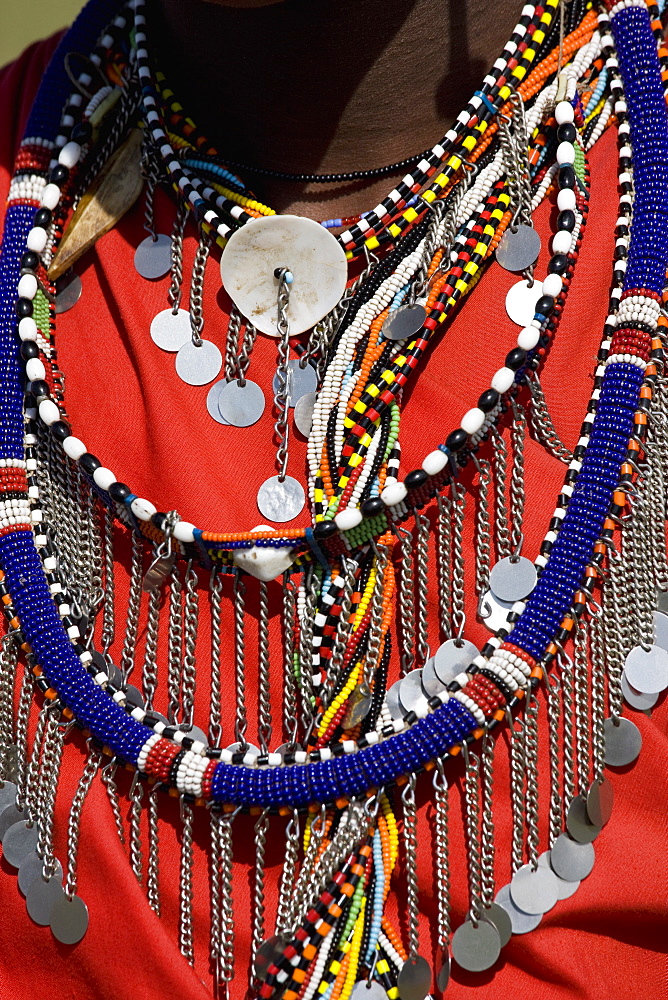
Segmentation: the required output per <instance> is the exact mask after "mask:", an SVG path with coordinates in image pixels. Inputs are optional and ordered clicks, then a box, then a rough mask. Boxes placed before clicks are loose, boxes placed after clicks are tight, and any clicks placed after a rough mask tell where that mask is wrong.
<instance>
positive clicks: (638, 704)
mask: <svg viewBox="0 0 668 1000" xmlns="http://www.w3.org/2000/svg"><path fill="white" fill-rule="evenodd" d="M621 685H622V694H623V695H624V701H625V702H626V703H627V705H630V706H631V708H635V709H637V710H638V711H639V712H646V711H647V710H648V709H649V708H654V706H655V705H656V703H657V701H658V700H659V695H658V693H657V694H645V692H644V691H636V689H635V688H634V687H632V686H631V685H630V684H629V682H628V680H627V677H626V674H625V673H624V671H623V670H622V679H621Z"/></svg>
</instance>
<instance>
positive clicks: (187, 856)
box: [179, 798, 195, 965]
mask: <svg viewBox="0 0 668 1000" xmlns="http://www.w3.org/2000/svg"><path fill="white" fill-rule="evenodd" d="M193 864H194V855H193V810H192V806H190V805H188V803H187V802H186V801H185V800H184V799H183V798H181V860H180V864H179V950H180V952H181V954H182V955H183V957H184V958H185V959H186V961H187V962H188V963H189V964H190V965H193V964H194V962H195V949H194V937H193Z"/></svg>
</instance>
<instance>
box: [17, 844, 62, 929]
mask: <svg viewBox="0 0 668 1000" xmlns="http://www.w3.org/2000/svg"><path fill="white" fill-rule="evenodd" d="M55 864H56V870H55V872H54V873H53V876H52V877H53V878H55V879H57V881H58V882H62V881H63V866H62V865H61V863H60V861H58V859H57V858H56V861H55ZM43 871H44V858H40V857H39V855H38V854H36V853H35V851H33V852H32V854H29V855H28V857H27V858H24V859H23V861H22V862H21V864H20V865H19V877H18V879H17V883H18V887H19V889H20V891H21V892H22V893H23V895H24V896H25V895H26V894H27V892H28V889H29V888H30V886H31V885H32V883H33V882H34V881H35V879H38V878H39V879H41V878H42V872H43ZM48 922H49V921H48V920H47V923H48Z"/></svg>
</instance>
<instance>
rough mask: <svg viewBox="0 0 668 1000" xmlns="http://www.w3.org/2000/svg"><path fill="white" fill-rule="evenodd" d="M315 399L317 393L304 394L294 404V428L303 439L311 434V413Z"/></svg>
mask: <svg viewBox="0 0 668 1000" xmlns="http://www.w3.org/2000/svg"><path fill="white" fill-rule="evenodd" d="M317 398H318V395H317V393H315V392H305V393H304V395H303V396H300V398H299V399H298V400H297V402H296V403H295V427H296V428H297V430H298V431H299V433H300V434H303V435H304V437H305V438H307V437H308V436H309V434H310V433H311V427H312V425H313V411H314V409H315V404H316V400H317Z"/></svg>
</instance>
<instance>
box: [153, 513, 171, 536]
mask: <svg viewBox="0 0 668 1000" xmlns="http://www.w3.org/2000/svg"><path fill="white" fill-rule="evenodd" d="M166 517H167V515H166V514H163V513H162V512H161V511H156V513H155V514H152V515H151V521H152V523H153V524H154V525H155V526H156V528H158V529H159V530H160V531H162V529H163V525H164V523H165V518H166Z"/></svg>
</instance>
